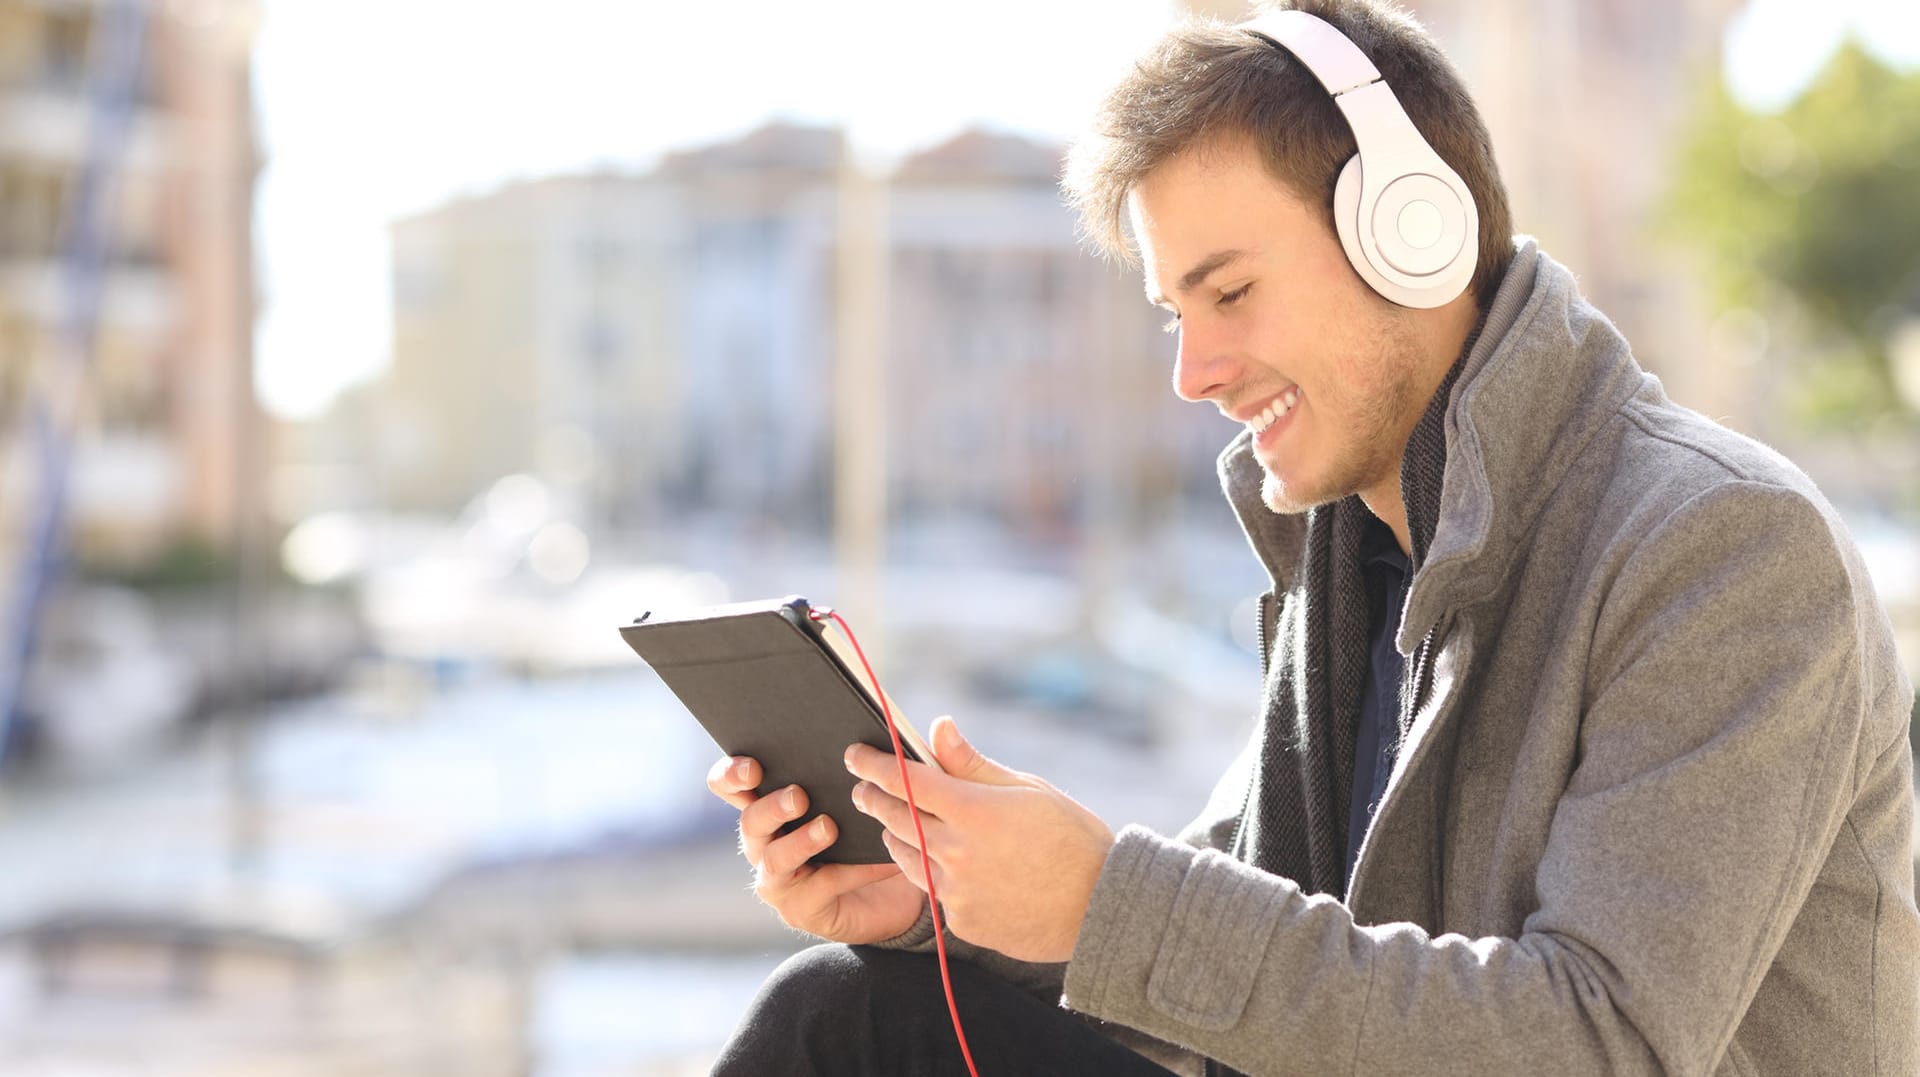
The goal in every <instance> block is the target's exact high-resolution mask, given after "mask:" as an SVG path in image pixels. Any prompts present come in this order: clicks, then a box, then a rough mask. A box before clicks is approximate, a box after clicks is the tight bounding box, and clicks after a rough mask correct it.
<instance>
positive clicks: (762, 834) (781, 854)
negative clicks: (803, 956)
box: [707, 756, 926, 943]
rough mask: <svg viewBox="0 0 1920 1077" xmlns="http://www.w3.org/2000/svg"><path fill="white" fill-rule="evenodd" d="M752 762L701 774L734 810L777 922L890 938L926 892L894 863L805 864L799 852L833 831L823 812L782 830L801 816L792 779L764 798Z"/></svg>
mask: <svg viewBox="0 0 1920 1077" xmlns="http://www.w3.org/2000/svg"><path fill="white" fill-rule="evenodd" d="M760 780H761V771H760V764H759V762H758V761H757V760H754V759H750V758H748V757H746V756H734V757H732V758H722V759H721V760H720V761H718V762H716V763H715V764H714V765H713V769H712V770H709V771H708V772H707V788H708V789H711V790H713V795H714V796H717V797H719V798H720V799H721V800H724V801H726V802H727V803H728V804H731V805H733V806H734V807H736V808H738V809H740V851H741V852H742V853H745V854H746V857H747V862H748V863H750V864H752V865H753V867H754V873H755V875H754V883H753V892H754V893H755V894H756V895H758V896H759V898H760V900H761V901H764V902H766V903H767V904H768V905H769V906H771V907H772V908H773V911H774V912H776V913H778V914H779V916H780V920H781V922H782V923H784V924H786V925H787V926H788V927H792V928H798V929H799V930H801V931H805V932H807V933H809V934H812V935H818V936H819V937H821V938H823V939H827V940H830V941H832V942H846V943H865V942H880V941H882V940H885V939H890V938H893V937H894V936H895V935H898V934H900V933H901V932H903V931H905V930H907V929H908V928H910V927H912V926H913V925H914V922H915V921H916V920H918V919H919V918H920V910H921V909H922V908H924V907H925V903H926V895H924V894H922V893H921V892H920V890H919V888H918V887H916V886H914V885H913V884H912V883H911V882H908V881H907V877H906V876H905V875H903V874H901V872H900V868H899V866H898V865H896V864H892V863H886V864H809V863H807V858H808V857H810V856H812V855H813V854H815V853H817V852H819V851H820V850H822V849H824V848H826V847H827V846H829V845H832V844H833V843H834V840H835V839H836V838H838V837H839V836H840V834H839V832H838V831H837V830H836V829H835V828H834V825H833V820H832V819H830V818H828V817H827V816H825V815H821V816H818V817H816V818H815V819H814V820H813V822H811V823H808V824H807V825H806V826H804V827H801V828H800V829H798V830H795V831H793V832H792V833H790V834H786V835H784V836H780V837H775V835H776V834H777V833H778V832H779V830H780V828H781V827H782V826H784V825H785V824H786V823H788V822H790V821H791V820H794V819H797V818H799V817H800V816H802V815H804V814H806V811H807V794H806V792H805V791H804V790H802V789H801V788H800V787H799V786H797V785H790V786H787V787H786V788H785V789H776V790H774V791H773V792H771V793H769V794H767V795H766V796H764V797H763V796H758V795H756V794H755V793H754V790H755V789H756V788H758V787H759V785H760Z"/></svg>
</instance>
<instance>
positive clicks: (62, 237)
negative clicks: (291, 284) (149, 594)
mask: <svg viewBox="0 0 1920 1077" xmlns="http://www.w3.org/2000/svg"><path fill="white" fill-rule="evenodd" d="M144 10H145V12H146V17H145V20H144V30H145V33H144V39H145V40H144V43H143V46H142V47H141V49H140V50H139V57H140V64H141V66H140V68H139V72H138V82H137V87H136V89H135V92H134V96H133V104H132V109H131V113H130V115H129V116H128V126H127V128H126V134H125V138H124V140H122V141H121V142H120V144H119V146H118V150H117V152H116V153H112V154H109V155H106V156H96V162H97V167H98V168H99V170H100V171H99V175H100V177H101V180H102V184H103V185H102V188H101V189H102V191H103V193H104V195H105V197H106V199H107V201H106V203H105V208H104V218H105V225H106V229H105V235H106V239H105V263H104V266H103V269H102V272H103V279H102V291H101V302H100V307H99V318H98V323H97V329H96V331H95V333H94V335H93V343H92V348H91V352H90V354H89V355H87V356H83V357H81V358H82V361H84V362H85V363H86V366H87V370H88V374H87V377H86V379H85V383H84V384H85V391H84V393H83V396H84V403H83V405H82V408H81V416H82V418H81V426H80V429H79V430H78V431H77V437H76V440H75V443H74V445H73V457H72V463H71V469H70V471H69V473H68V475H69V482H70V487H69V489H70V496H71V501H70V505H69V513H68V516H67V524H68V527H69V529H70V534H71V536H72V540H73V544H74V546H75V547H76V548H77V549H78V550H79V551H80V553H81V554H82V555H83V556H86V557H89V558H91V559H95V560H101V561H107V562H121V563H126V562H131V561H138V560H140V559H141V558H144V557H147V556H150V555H152V554H153V553H154V552H155V551H157V550H158V549H160V548H162V547H164V546H166V545H168V544H170V543H173V542H176V541H179V540H181V539H185V538H196V539H204V540H211V541H213V542H215V543H217V544H221V545H225V544H226V542H227V541H228V540H229V539H230V537H231V535H232V534H233V528H234V526H235V524H234V520H235V514H236V512H237V511H239V508H238V507H239V505H240V504H241V502H242V500H243V493H244V491H245V490H246V489H247V488H248V486H249V484H250V483H252V482H254V481H256V479H255V478H254V476H253V474H252V473H251V472H250V471H248V470H245V468H246V461H247V460H248V459H249V458H250V456H252V455H255V454H250V453H247V452H243V451H242V443H243V439H245V438H248V437H251V436H252V431H254V430H255V429H257V428H256V427H255V426H254V421H255V420H254V414H255V413H254V408H253V404H252V388H251V387H252V355H251V346H252V345H251V342H252V333H253V313H254V293H253V280H252V265H251V253H250V251H251V244H252V229H251V220H252V213H253V194H252V192H253V185H254V178H255V175H256V174H257V172H258V171H259V153H258V150H257V147H256V143H255V138H254V128H253V112H252V103H251V89H250V85H249V49H250V46H251V39H252V35H253V28H254V23H255V20H256V6H255V4H254V3H253V2H252V0H203V2H199V3H194V4H184V3H152V4H147V5H145V6H144ZM114 11H115V7H114V5H110V4H105V3H79V2H67V3H54V2H50V0H0V557H4V558H5V559H6V560H5V565H6V568H5V569H4V570H0V571H5V572H11V570H12V569H13V567H14V566H15V565H16V564H18V561H19V556H20V551H19V545H20V543H21V541H22V537H23V536H22V530H23V528H24V527H25V526H26V524H25V521H26V519H27V518H28V517H29V516H30V515H31V513H32V512H33V510H34V508H35V506H36V505H37V504H38V503H39V502H38V501H37V500H36V499H38V498H41V497H43V496H44V492H43V488H42V486H41V484H40V483H39V481H38V479H37V477H35V476H34V473H33V469H34V468H36V467H37V466H38V464H39V462H40V460H41V459H42V457H41V455H40V453H39V452H38V451H37V450H36V449H35V447H34V442H33V438H32V435H31V432H30V431H29V430H28V429H27V428H26V427H27V417H26V409H27V401H28V400H29V399H30V398H31V397H32V396H34V395H36V394H37V393H38V392H39V391H40V390H39V389H37V388H36V387H37V386H44V385H46V384H47V382H48V373H49V370H50V369H51V368H52V367H53V366H54V364H56V363H59V362H61V361H63V359H64V355H63V352H62V347H63V344H62V329H61V327H62V324H63V320H64V319H65V318H67V317H68V312H69V310H70V309H71V307H72V304H73V303H74V301H75V288H74V287H73V282H72V280H71V278H70V277H68V276H67V275H66V269H65V267H64V266H63V261H62V253H63V250H64V249H65V245H66V244H67V241H68V238H69V237H68V236H67V224H68V216H69V214H70V212H71V211H72V208H73V204H74V201H75V198H76V191H77V190H78V189H79V183H80V176H81V172H82V169H83V168H84V167H86V166H87V163H88V160H89V154H90V153H95V154H96V155H97V154H98V146H99V144H100V143H98V141H97V140H98V136H99V134H100V124H101V122H102V121H101V119H100V116H99V115H98V109H97V108H96V107H95V105H94V100H93V98H92V96H90V95H91V94H92V93H93V90H92V89H91V87H92V86H93V85H94V76H95V75H96V74H98V72H97V71H96V70H95V67H94V65H95V64H96V63H97V58H98V57H101V56H103V55H107V54H108V53H107V50H106V44H105V38H106V36H107V27H108V26H109V24H110V18H111V16H112V13H113V12H114ZM90 140H93V141H90ZM107 145H109V146H110V145H111V143H110V142H109V143H107ZM90 146H93V147H95V148H94V149H90ZM0 579H4V577H0Z"/></svg>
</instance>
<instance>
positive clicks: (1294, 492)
mask: <svg viewBox="0 0 1920 1077" xmlns="http://www.w3.org/2000/svg"><path fill="white" fill-rule="evenodd" d="M1260 472H1261V474H1260V500H1261V501H1262V502H1264V503H1265V504H1266V506H1267V508H1268V509H1270V510H1271V511H1273V512H1277V513H1279V514H1280V515H1282V516H1294V515H1297V514H1299V513H1302V512H1305V511H1307V510H1308V509H1311V508H1314V507H1315V506H1318V505H1324V504H1326V503H1327V502H1328V501H1330V500H1332V498H1327V497H1314V496H1313V495H1312V492H1311V491H1310V490H1309V488H1308V487H1307V486H1306V485H1305V484H1303V483H1298V482H1291V483H1290V482H1288V481H1286V480H1285V479H1282V478H1280V477H1279V476H1277V475H1275V474H1274V473H1273V472H1272V471H1270V470H1268V469H1267V467H1266V465H1265V464H1262V465H1261V466H1260Z"/></svg>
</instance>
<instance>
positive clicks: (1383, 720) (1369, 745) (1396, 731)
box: [1347, 519, 1408, 888]
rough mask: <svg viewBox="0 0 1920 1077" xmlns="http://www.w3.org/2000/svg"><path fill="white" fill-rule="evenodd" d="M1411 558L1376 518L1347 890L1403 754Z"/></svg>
mask: <svg viewBox="0 0 1920 1077" xmlns="http://www.w3.org/2000/svg"><path fill="white" fill-rule="evenodd" d="M1407 567H1408V566H1407V555H1406V554H1404V553H1401V552H1400V542H1399V540H1398V539H1396V538H1394V537H1393V529H1392V528H1390V527H1388V526H1387V525H1386V524H1383V523H1381V522H1380V521H1379V520H1378V519H1374V520H1372V521H1370V522H1369V523H1368V525H1367V534H1366V538H1365V539H1364V540H1363V542H1362V543H1361V547H1360V572H1361V575H1362V576H1364V577H1365V579H1366V584H1367V636H1368V639H1369V640H1370V641H1371V650H1372V654H1371V657H1370V658H1369V661H1368V663H1367V665H1368V676H1367V682H1366V686H1365V687H1364V688H1363V689H1362V691H1361V693H1360V721H1359V729H1358V731H1357V732H1358V736H1357V738H1356V740H1355V742H1354V748H1353V801H1352V806H1351V807H1350V808H1349V809H1348V813H1347V885H1348V887H1349V888H1351V887H1352V885H1353V865H1354V861H1356V860H1358V859H1359V857H1360V839H1362V838H1364V837H1366V834H1367V826H1368V825H1369V824H1370V823H1372V822H1373V813H1374V812H1375V811H1376V810H1377V809H1378V808H1379V807H1380V797H1381V796H1382V795H1383V794H1385V793H1386V791H1387V775H1388V774H1390V773H1392V771H1393V757H1394V753H1396V752H1398V751H1399V750H1400V680H1401V674H1402V672H1403V671H1404V669H1405V667H1406V660H1405V659H1404V658H1402V657H1401V655H1400V650H1399V648H1397V647H1395V646H1394V645H1393V637H1394V635H1395V634H1396V633H1397V632H1398V631H1399V630H1400V611H1401V610H1402V609H1403V608H1404V607H1405V606H1406V601H1407V582H1408V581H1407V577H1408V571H1407Z"/></svg>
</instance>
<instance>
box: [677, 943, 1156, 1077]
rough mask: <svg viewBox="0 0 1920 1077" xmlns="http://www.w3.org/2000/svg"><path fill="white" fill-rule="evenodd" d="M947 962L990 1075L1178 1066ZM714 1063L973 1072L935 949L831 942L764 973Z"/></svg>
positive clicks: (763, 1071)
mask: <svg viewBox="0 0 1920 1077" xmlns="http://www.w3.org/2000/svg"><path fill="white" fill-rule="evenodd" d="M950 967H951V971H952V974H953V997H954V1001H955V1004H956V1005H958V1006H959V1008H960V1022H961V1025H962V1027H964V1028H965V1029H966V1030H967V1045H968V1046H969V1047H970V1048H972V1050H973V1061H974V1064H975V1066H977V1067H978V1068H979V1070H980V1074H981V1077H1013V1075H1015V1074H1048V1075H1061V1077H1066V1075H1071V1074H1098V1075H1100V1077H1169V1075H1168V1071H1167V1070H1164V1069H1162V1068H1160V1067H1159V1066H1156V1065H1154V1064H1153V1063H1152V1062H1149V1061H1147V1060H1146V1059H1144V1058H1142V1057H1140V1056H1139V1055H1137V1054H1135V1053H1133V1051H1131V1050H1129V1049H1128V1048H1126V1047H1125V1046H1122V1045H1121V1044H1120V1043H1118V1042H1116V1041H1114V1040H1112V1039H1109V1038H1108V1037H1106V1036H1104V1035H1102V1034H1101V1033H1100V1031H1099V1030H1098V1029H1097V1028H1095V1027H1093V1026H1092V1024H1091V1023H1089V1022H1088V1021H1086V1020H1085V1019H1083V1018H1080V1017H1077V1016H1075V1015H1074V1014H1072V1013H1069V1012H1068V1011H1066V1010H1064V1009H1061V1008H1060V1007H1059V1006H1057V1005H1054V1004H1051V1003H1049V1002H1046V1001H1044V1000H1042V999H1040V998H1037V997H1035V996H1033V995H1031V994H1028V993H1027V992H1026V991H1023V990H1021V989H1020V988H1018V987H1015V986H1013V985H1012V984H1010V983H1007V982H1006V981H1005V980H1002V979H1000V978H999V977H997V976H994V975H993V974H992V973H989V972H986V971H984V970H982V969H980V968H979V967H978V966H975V965H971V964H968V963H967V962H965V961H953V962H951V966H950ZM713 1072H714V1073H715V1074H717V1075H722V1077H733V1075H740V1077H776V1075H782V1074H819V1075H823V1077H827V1075H831V1077H842V1075H852V1074H874V1075H885V1077H951V1075H960V1077H964V1075H965V1074H966V1072H967V1067H966V1062H965V1061H964V1060H963V1059H962V1058H961V1056H960V1045H959V1043H958V1041H956V1040H955V1039H954V1036H953V1023H952V1020H951V1019H950V1018H949V1017H948V1016H947V999H946V995H945V994H944V993H943V992H942V991H941V989H940V967H939V965H938V964H936V963H935V962H934V959H933V957H932V956H931V955H928V954H909V953H901V952H899V951H897V950H876V949H873V948H872V947H867V946H840V945H823V946H815V947H813V948H811V949H808V950H803V951H801V952H800V953H797V954H795V955H793V956H792V957H790V958H788V959H787V960H786V962H785V963H784V964H782V965H781V966H780V967H779V968H777V969H775V970H774V972H773V975H772V976H770V977H768V978H767V982H766V984H765V985H764V986H762V987H761V988H760V994H759V995H757V996H756V997H755V998H754V1000H753V1004H752V1005H751V1006H750V1007H748V1009H747V1013H746V1016H744V1017H742V1018H741V1019H740V1026H739V1028H737V1029H736V1030H735V1031H734V1034H733V1039H732V1040H731V1041H730V1042H729V1043H728V1044H727V1046H726V1050H725V1051H724V1052H723V1053H722V1054H721V1056H720V1061H719V1062H718V1063H716V1064H715V1065H714V1068H713Z"/></svg>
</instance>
